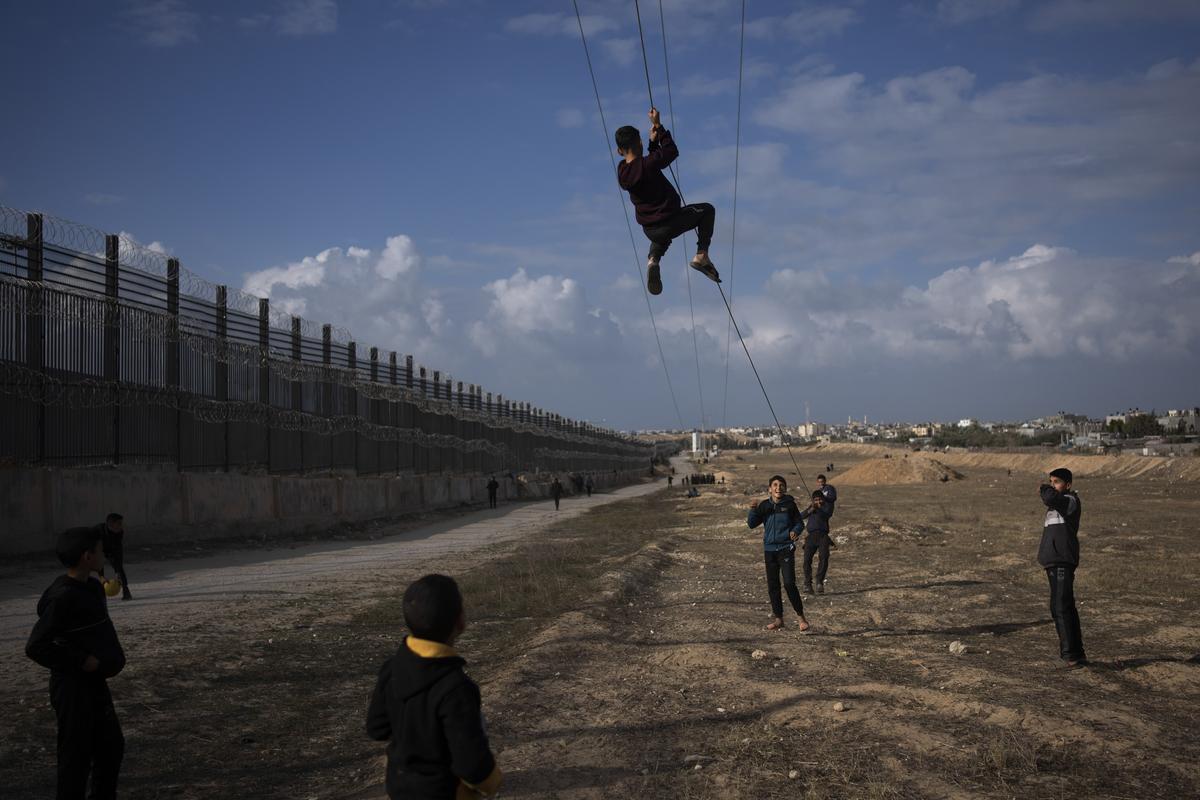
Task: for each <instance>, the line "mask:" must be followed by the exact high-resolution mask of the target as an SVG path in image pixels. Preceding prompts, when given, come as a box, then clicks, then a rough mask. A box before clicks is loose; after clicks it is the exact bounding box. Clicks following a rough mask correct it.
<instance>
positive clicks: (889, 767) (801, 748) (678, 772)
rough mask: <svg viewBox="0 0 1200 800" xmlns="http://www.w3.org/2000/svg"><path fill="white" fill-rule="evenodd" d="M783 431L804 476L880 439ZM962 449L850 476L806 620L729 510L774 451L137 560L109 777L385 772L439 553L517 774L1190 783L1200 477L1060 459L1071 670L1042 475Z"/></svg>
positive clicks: (324, 788) (129, 791) (1038, 792)
mask: <svg viewBox="0 0 1200 800" xmlns="http://www.w3.org/2000/svg"><path fill="white" fill-rule="evenodd" d="M797 457H798V458H799V459H800V463H801V469H802V471H803V472H804V474H805V475H806V476H807V478H808V480H809V482H810V483H811V482H812V481H811V477H812V476H813V475H815V474H816V472H818V471H820V470H822V469H823V467H824V466H825V464H826V463H827V462H828V461H830V460H834V461H836V462H837V466H838V470H839V472H841V471H849V470H850V469H852V468H854V467H855V466H858V465H862V464H867V463H868V461H869V459H870V458H878V454H876V453H873V452H871V451H863V452H862V453H861V454H859V453H857V452H856V451H853V450H851V451H839V452H838V454H837V457H836V458H830V457H829V453H827V452H822V451H798V452H797ZM892 467H893V465H891V464H888V465H887V468H888V469H889V470H890V469H891V468H892ZM955 469H957V470H958V471H959V472H961V473H962V475H963V477H962V478H961V479H957V480H952V481H947V482H941V481H938V480H932V481H926V482H915V483H914V482H907V483H881V484H880V485H857V486H856V485H853V484H850V485H846V486H845V487H844V488H843V489H842V492H841V498H840V500H839V504H838V509H837V513H836V515H835V517H834V529H835V530H834V532H835V536H836V537H838V538H839V540H840V542H841V544H840V547H839V549H838V550H836V551H835V552H834V554H833V556H832V559H831V560H832V563H831V567H830V572H829V577H828V591H827V593H826V594H824V595H819V596H808V597H806V598H805V601H804V602H805V610H806V613H807V616H808V619H809V620H810V622H812V623H813V629H812V631H811V632H809V633H803V634H802V633H801V632H799V630H798V629H797V627H796V625H795V615H794V614H793V613H792V612H791V611H790V610H789V611H788V612H787V621H788V627H787V628H786V629H785V630H783V631H778V632H768V631H765V630H763V625H764V623H765V622H767V620H768V617H769V613H768V610H767V603H766V589H765V582H764V579H763V576H762V561H761V559H762V548H761V538H760V535H759V534H758V533H757V532H754V531H749V530H748V529H747V528H746V525H745V507H746V505H747V503H749V502H750V501H751V500H753V499H757V498H759V497H761V496H763V495H764V494H765V483H766V479H767V477H768V476H769V475H770V474H772V473H773V472H785V473H790V471H791V465H790V462H789V461H788V460H787V458H786V456H784V455H783V454H781V453H773V454H768V455H763V454H750V453H742V454H737V453H729V454H726V455H724V456H722V457H721V458H720V459H718V460H717V461H716V462H715V463H712V464H708V465H705V466H704V467H703V468H702V470H703V471H710V472H716V473H718V474H723V475H725V476H727V481H728V482H727V484H726V485H724V486H704V487H701V492H702V495H701V497H699V498H696V499H688V498H685V497H683V490H682V489H681V488H680V487H679V485H678V483H677V484H676V486H675V487H674V488H673V489H671V490H667V489H666V488H665V487H664V486H663V484H662V482H659V483H658V484H656V485H653V486H651V485H644V486H640V487H631V488H630V489H626V490H622V491H623V494H622V495H621V497H620V499H621V502H616V503H607V504H602V503H603V501H604V500H607V499H610V498H599V499H595V500H594V503H593V506H594V507H592V508H590V509H585V503H586V501H585V500H576V499H571V500H569V501H565V502H564V506H563V508H564V511H563V512H560V513H559V514H558V515H555V514H554V513H553V511H552V510H548V509H547V506H550V508H552V505H551V504H546V503H540V504H533V505H530V506H523V507H519V508H514V509H509V510H507V513H506V514H500V515H498V517H497V519H505V518H508V519H510V521H511V523H512V528H513V529H514V530H511V531H510V532H511V538H506V539H504V541H499V542H496V541H493V540H491V539H488V538H487V537H489V536H491V535H493V534H492V530H493V529H494V528H496V527H497V525H496V523H495V521H494V520H491V519H487V518H486V512H485V514H484V516H483V517H481V518H479V519H473V518H464V519H460V520H452V521H448V522H447V523H445V525H446V527H447V530H445V531H444V532H441V533H439V534H438V535H436V536H433V535H431V534H430V533H429V532H419V531H411V532H408V533H405V534H402V535H397V536H395V537H388V538H386V539H383V540H380V541H377V542H369V543H355V544H343V543H336V544H324V545H304V546H300V547H297V548H296V549H294V550H286V549H285V550H275V551H249V552H234V553H227V554H221V555H219V556H214V557H206V558H197V559H184V560H173V561H164V562H159V563H154V564H136V563H134V564H131V568H132V569H133V570H135V571H134V573H133V574H134V590H135V591H137V590H138V589H139V587H141V588H142V592H143V594H144V595H145V601H143V600H141V599H139V600H138V601H135V602H133V603H124V604H120V603H115V604H114V609H113V610H114V618H115V619H116V622H117V625H118V628H119V630H120V631H121V635H122V638H123V641H124V642H125V645H126V649H127V651H129V653H130V666H129V667H127V669H126V671H125V672H124V673H123V674H122V675H121V676H119V677H118V678H117V679H116V680H115V681H114V682H113V691H114V695H115V696H116V697H117V705H118V709H119V711H120V713H121V715H122V723H123V725H124V727H125V733H126V738H127V742H128V755H127V759H126V766H125V769H124V771H123V786H124V787H126V796H130V797H164V798H165V797H172V798H179V797H207V796H209V795H211V794H212V793H213V792H221V793H224V794H229V793H230V792H234V793H235V794H238V795H239V796H246V797H281V798H282V797H314V798H363V799H365V798H379V797H382V790H381V785H380V784H381V780H382V770H383V760H382V747H381V746H380V745H378V744H376V743H373V742H369V741H367V740H366V738H365V736H364V735H363V733H362V716H363V711H364V708H365V703H366V698H367V695H368V694H369V691H370V687H371V684H372V681H373V675H374V671H375V669H376V668H377V667H378V664H379V663H380V661H381V660H382V659H383V658H386V657H387V655H388V654H389V653H390V652H391V651H392V650H393V649H394V647H395V645H396V642H397V640H398V639H399V635H400V630H399V628H398V625H397V622H396V617H397V614H396V610H395V595H396V594H397V592H398V591H399V588H400V587H402V586H403V585H404V583H405V582H406V581H407V580H409V579H410V578H411V577H415V576H416V575H417V574H420V572H422V571H426V570H427V569H428V568H431V567H436V568H438V569H439V570H441V571H447V572H450V573H451V574H455V575H456V576H458V577H459V578H460V582H462V583H463V585H464V589H465V591H466V592H467V604H468V616H469V618H470V619H471V620H472V626H471V628H469V630H468V632H467V635H466V636H464V638H463V640H462V641H461V642H460V646H461V650H462V651H463V653H464V655H466V657H467V658H468V660H469V662H470V667H469V669H470V672H471V674H472V676H473V677H474V678H475V679H476V680H477V681H478V682H479V684H480V686H481V688H482V691H483V697H484V711H485V713H486V715H487V717H488V720H489V724H490V733H491V737H492V743H493V748H494V750H495V751H496V753H497V757H498V760H499V763H500V764H501V766H502V767H503V769H504V770H505V772H506V774H507V780H506V788H505V790H504V792H503V796H505V797H520V798H560V797H562V798H576V797H578V798H609V797H613V796H623V795H624V796H630V797H639V798H640V797H647V798H658V797H664V798H667V797H671V798H674V797H690V798H756V800H757V799H758V798H764V797H767V798H774V797H780V798H782V797H788V798H794V797H801V798H808V799H809V800H815V799H816V798H843V797H852V798H857V797H863V798H909V797H913V798H917V797H920V798H926V797H929V798H964V799H965V798H976V797H985V798H1013V797H1021V798H1022V800H1034V799H1037V798H1072V797H1089V798H1135V797H1136V798H1147V797H1195V796H1200V768H1198V767H1197V766H1196V765H1197V764H1198V763H1200V741H1198V740H1197V737H1196V735H1195V731H1196V727H1195V726H1196V723H1195V720H1196V719H1197V718H1200V623H1198V622H1197V621H1196V620H1197V619H1200V615H1198V613H1197V612H1200V540H1198V539H1197V538H1196V536H1195V520H1196V519H1197V518H1200V482H1197V481H1190V480H1181V479H1180V478H1179V476H1178V474H1176V475H1171V476H1167V475H1163V476H1157V477H1156V476H1155V475H1153V474H1151V475H1145V474H1143V475H1139V476H1138V477H1136V478H1134V479H1130V478H1128V477H1126V476H1125V475H1123V474H1122V475H1117V476H1106V475H1097V476H1096V477H1092V478H1087V479H1082V480H1080V481H1079V482H1077V488H1078V489H1079V491H1080V493H1081V495H1082V497H1083V503H1084V520H1083V527H1082V531H1081V543H1082V550H1083V563H1082V565H1081V567H1080V570H1079V573H1078V576H1077V584H1076V593H1077V596H1078V598H1079V608H1080V613H1081V617H1082V624H1083V633H1084V640H1085V643H1086V645H1087V648H1088V651H1089V656H1090V657H1091V659H1092V661H1093V666H1092V667H1091V668H1089V669H1086V670H1076V671H1064V670H1063V669H1061V665H1060V663H1059V662H1058V659H1057V641H1056V638H1055V634H1054V628H1053V623H1052V622H1051V621H1050V619H1049V615H1048V613H1047V609H1046V600H1047V598H1046V594H1047V592H1046V586H1045V584H1046V579H1045V576H1044V574H1043V573H1042V572H1041V570H1040V569H1039V568H1038V567H1037V565H1036V562H1035V560H1034V555H1035V553H1036V549H1037V540H1038V536H1039V534H1040V528H1041V517H1042V512H1041V510H1040V505H1039V503H1038V500H1037V497H1036V485H1037V483H1038V479H1039V476H1038V474H1037V473H1035V472H1033V471H1032V470H1026V469H1022V467H1021V465H1020V464H1017V465H1016V466H1015V467H1011V469H1012V474H1011V475H1009V474H1008V469H1010V467H1008V466H1004V465H1003V464H1001V465H999V466H997V465H994V464H988V463H987V461H986V460H983V461H980V460H978V459H976V460H974V461H973V462H972V463H971V464H956V465H955ZM685 471H688V470H685V469H682V468H680V469H679V472H680V474H682V473H684V472H685ZM839 472H835V473H833V475H832V476H831V478H832V483H834V484H835V485H837V483H838V475H839ZM795 482H796V479H795V478H793V483H795ZM840 488H841V487H840ZM802 492H803V487H801V486H794V487H793V493H794V494H797V495H801V494H802ZM575 509H578V510H580V511H585V510H586V513H578V514H575V513H574V510H575ZM502 511H506V510H505V509H502ZM463 523H469V526H468V527H464V526H463ZM470 528H475V533H468V532H467V531H468V530H469V529H470ZM495 535H500V536H502V537H504V536H506V534H495ZM455 542H457V545H455V544H454V543H455ZM485 542H491V543H487V544H485ZM156 570H158V571H156ZM52 574H53V573H52V572H49V571H47V572H46V573H45V574H44V575H38V576H31V577H30V578H29V579H28V581H29V584H30V585H29V587H27V588H19V589H10V588H9V586H10V581H9V579H8V578H5V580H4V588H3V590H2V591H0V596H2V597H3V599H2V600H0V621H2V624H3V627H2V628H0V632H2V634H3V638H4V641H5V647H4V650H3V652H4V660H3V662H0V679H2V680H3V684H0V685H2V686H3V687H4V688H3V689H0V692H2V693H3V697H4V705H5V707H6V708H8V709H10V712H9V713H7V714H6V715H5V716H4V718H3V725H7V726H10V727H11V730H4V729H2V728H0V734H2V736H0V742H3V744H2V745H0V772H2V773H3V780H2V782H0V785H3V786H5V787H6V788H7V789H9V790H11V792H10V791H6V792H5V796H6V797H8V796H13V797H41V796H45V795H46V794H47V789H48V786H49V783H48V781H49V771H50V769H52V764H53V751H52V740H53V739H52V737H53V725H52V718H51V717H50V712H49V709H48V707H47V704H46V702H45V689H44V681H45V676H44V673H42V672H41V671H40V670H38V669H37V668H36V667H34V666H32V665H31V664H30V662H28V661H26V660H24V659H23V657H21V656H20V653H19V644H20V642H23V637H24V635H25V634H26V633H27V631H28V626H29V624H31V622H32V618H31V614H32V612H31V608H32V603H33V601H34V600H35V594H34V592H33V589H32V587H37V586H40V585H42V584H44V583H45V582H47V581H48V580H49V577H50V576H51V575H52ZM139 576H144V577H139ZM35 578H36V580H35ZM22 580H25V579H22ZM551 584H556V585H558V589H557V590H556V591H549V589H554V588H555V587H554V586H552V585H551ZM12 585H13V586H15V584H12ZM232 587H236V589H234V588H232ZM140 596H141V595H139V597H140ZM955 642H958V643H960V644H961V645H963V646H964V647H965V651H964V652H962V653H961V654H959V655H956V654H954V653H953V652H952V651H951V649H950V645H951V644H952V643H955Z"/></svg>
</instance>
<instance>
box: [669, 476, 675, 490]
mask: <svg viewBox="0 0 1200 800" xmlns="http://www.w3.org/2000/svg"><path fill="white" fill-rule="evenodd" d="M673 483H675V476H674V475H668V476H667V486H668V487H670V486H671V485H672V484H673Z"/></svg>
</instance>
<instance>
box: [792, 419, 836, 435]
mask: <svg viewBox="0 0 1200 800" xmlns="http://www.w3.org/2000/svg"><path fill="white" fill-rule="evenodd" d="M828 430H829V426H828V425H826V424H825V423H823V422H805V423H803V424H801V425H797V426H796V435H797V436H802V437H804V438H806V439H812V438H815V437H817V436H820V435H822V434H823V433H825V432H826V431H828Z"/></svg>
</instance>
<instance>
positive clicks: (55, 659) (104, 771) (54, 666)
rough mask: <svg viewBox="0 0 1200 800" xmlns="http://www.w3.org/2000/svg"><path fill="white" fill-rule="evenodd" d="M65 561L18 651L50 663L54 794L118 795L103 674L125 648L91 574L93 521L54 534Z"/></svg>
mask: <svg viewBox="0 0 1200 800" xmlns="http://www.w3.org/2000/svg"><path fill="white" fill-rule="evenodd" d="M56 549H57V551H58V559H59V561H61V562H62V564H63V566H65V567H66V568H67V573H66V574H65V575H60V576H59V577H57V578H55V579H54V582H53V583H52V584H50V586H49V587H48V588H47V589H46V591H45V592H43V593H42V598H41V600H39V601H38V606H37V611H38V621H37V623H36V624H35V625H34V626H33V631H32V632H31V633H30V634H29V642H28V643H27V644H26V645H25V654H26V655H27V656H29V657H30V658H32V659H33V660H34V661H36V662H37V663H39V664H41V665H42V666H43V667H47V668H48V669H49V670H50V705H51V706H53V707H54V715H55V717H57V718H58V791H57V794H56V797H58V798H59V800H66V799H67V798H70V799H71V800H83V796H84V793H85V792H86V791H87V785H88V776H89V775H90V776H91V779H92V781H91V783H92V789H91V795H90V796H91V797H92V798H95V799H96V800H110V798H114V797H116V796H117V775H118V773H119V772H120V770H121V759H122V758H123V757H124V755H125V737H124V736H123V735H122V733H121V724H120V722H118V720H117V712H116V709H115V708H113V701H112V694H110V693H109V691H108V682H107V679H108V678H111V677H113V676H114V675H116V674H117V673H119V672H120V671H121V670H122V669H123V668H124V667H125V651H123V650H122V649H121V643H120V642H119V641H118V640H117V631H116V629H115V628H114V627H113V624H112V620H111V619H109V617H108V600H107V598H106V597H105V595H104V587H103V586H102V585H101V583H100V581H99V580H97V579H95V578H93V577H92V575H91V574H92V573H93V572H97V571H98V570H99V569H100V567H102V566H103V565H104V545H103V542H102V541H101V535H100V530H99V529H98V528H94V527H93V528H71V529H70V530H67V531H64V532H63V533H62V534H60V535H59V537H58V546H57V548H56Z"/></svg>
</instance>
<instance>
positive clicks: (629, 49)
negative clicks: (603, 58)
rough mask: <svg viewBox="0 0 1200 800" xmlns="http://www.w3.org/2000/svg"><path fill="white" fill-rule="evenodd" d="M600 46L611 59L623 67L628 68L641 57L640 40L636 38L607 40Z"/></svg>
mask: <svg viewBox="0 0 1200 800" xmlns="http://www.w3.org/2000/svg"><path fill="white" fill-rule="evenodd" d="M600 46H601V47H603V48H604V52H605V53H607V54H608V57H609V58H611V59H612V60H613V61H615V62H617V63H618V64H620V65H621V66H622V67H628V66H629V65H631V64H633V63H634V62H635V61H637V60H638V58H640V56H641V51H640V50H639V49H638V47H639V45H638V40H637V39H634V38H628V39H605V40H603V41H602V42H600Z"/></svg>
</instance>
